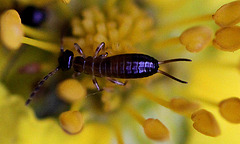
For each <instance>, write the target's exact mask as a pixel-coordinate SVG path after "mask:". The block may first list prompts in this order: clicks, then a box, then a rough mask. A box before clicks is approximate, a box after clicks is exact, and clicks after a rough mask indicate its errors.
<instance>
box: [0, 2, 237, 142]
mask: <svg viewBox="0 0 240 144" xmlns="http://www.w3.org/2000/svg"><path fill="white" fill-rule="evenodd" d="M214 2H215V3H213V2H212V1H211V2H206V5H209V8H207V9H203V8H201V7H194V6H197V5H199V6H201V5H202V3H201V2H199V1H187V0H171V1H164V2H163V1H156V0H150V1H137V0H132V1H125V0H124V1H117V0H106V1H95V0H93V1H86V3H81V2H80V1H76V0H72V1H57V0H56V1H53V0H45V1H41V2H40V1H39V2H35V1H31V0H27V1H19V4H20V7H22V6H24V5H29V4H33V5H35V6H38V7H42V6H47V8H48V11H49V13H48V15H47V16H48V17H50V19H49V18H48V19H47V20H46V22H45V23H44V24H43V25H40V26H39V27H37V28H32V27H30V26H27V25H23V24H22V23H21V19H20V16H19V14H18V12H17V11H16V10H14V9H17V8H15V7H13V5H8V8H9V7H10V8H11V10H5V12H3V13H2V14H1V16H2V17H1V52H3V53H0V56H2V57H1V58H2V59H4V60H8V61H9V62H5V61H3V60H2V61H0V66H1V71H0V75H1V76H0V78H1V83H2V84H1V85H0V86H1V87H0V90H1V89H2V91H0V95H1V97H0V111H2V113H4V115H1V117H0V120H2V123H7V124H8V125H5V126H3V128H2V130H0V132H2V133H3V135H4V136H6V139H3V142H1V141H0V143H9V142H16V143H112V140H113V141H116V142H117V143H129V141H128V139H129V138H132V140H131V141H134V142H136V143H151V142H155V141H161V142H163V141H164V142H169V143H177V142H179V143H180V142H181V143H203V142H205V143H210V142H212V143H225V142H224V141H225V140H228V141H231V142H233V143H239V139H238V134H237V131H238V130H239V129H238V128H237V127H236V125H234V124H235V123H239V119H240V117H239V116H240V115H239V109H238V107H239V96H238V94H239V56H238V53H239V52H238V49H239V41H238V35H239V34H238V31H239V27H238V26H236V24H237V23H238V17H239V16H238V12H237V10H236V9H237V8H238V4H239V2H238V1H234V2H230V3H229V2H225V3H224V2H222V1H221V2H219V1H214ZM0 8H1V7H0ZM235 8H236V9H235ZM9 13H10V14H11V15H12V16H11V15H10V17H9ZM232 13H234V14H236V15H233V14H232ZM6 14H7V15H6ZM9 21H10V22H12V23H13V27H12V26H11V25H7V24H8V23H9ZM6 23H7V24H6ZM219 26H220V27H221V28H219ZM15 28H16V29H17V31H15V30H14V29H15ZM18 30H20V32H21V33H20V35H18V34H19V33H17V34H14V33H15V32H18ZM50 30H51V32H48V33H46V31H50ZM9 33H11V34H14V35H13V36H12V37H11V35H9ZM60 37H61V40H60V41H61V42H58V41H59V40H56V39H57V38H59V39H60ZM13 38H14V39H13ZM35 39H38V40H35ZM14 42H15V43H14ZM101 42H105V44H106V45H105V48H104V49H103V50H102V51H100V55H102V56H105V55H106V52H108V56H112V55H117V54H120V53H133V52H134V53H145V54H147V55H150V56H153V57H155V58H157V59H158V58H161V59H159V61H162V59H170V58H176V57H185V58H189V59H192V62H191V63H178V64H171V65H170V64H169V65H160V69H161V70H162V69H163V70H164V71H167V72H168V73H169V74H171V75H174V76H175V75H176V76H178V77H181V78H183V79H184V80H185V79H186V81H188V84H187V85H184V84H180V83H177V82H175V81H171V80H169V79H168V78H167V77H164V76H160V75H158V74H155V75H154V76H151V77H148V78H143V79H137V80H129V81H128V83H127V84H126V86H119V85H114V84H112V83H110V82H108V81H106V80H105V79H104V78H101V79H97V81H98V83H99V87H100V88H101V89H104V90H103V91H97V90H96V88H95V87H94V85H93V84H92V81H91V79H92V78H93V77H92V76H90V77H89V76H86V75H84V74H81V75H79V73H75V74H74V75H73V76H74V77H77V80H76V79H69V78H70V77H71V72H64V73H63V72H61V71H60V72H57V73H56V74H54V75H52V74H50V75H48V76H51V79H50V78H49V80H47V81H45V83H44V85H42V83H43V82H44V81H41V82H40V84H39V85H41V87H40V89H39V91H38V88H37V90H36V91H38V93H37V95H36V97H35V98H34V101H33V103H32V106H33V110H32V108H30V107H25V106H24V105H21V104H23V103H24V102H23V98H22V97H24V99H26V95H27V94H28V93H30V92H31V90H30V89H31V88H32V87H34V86H33V85H34V84H35V81H36V80H37V79H39V77H38V75H40V74H41V75H43V74H45V73H47V72H48V71H51V69H53V68H52V67H54V65H55V64H54V60H55V59H57V56H56V54H55V52H57V51H60V48H61V50H62V49H64V50H66V49H69V50H71V51H73V52H74V56H78V55H79V51H80V50H78V52H77V51H76V50H74V46H75V47H76V46H77V45H76V44H74V43H77V44H78V45H79V46H80V47H81V49H82V50H83V53H84V55H85V56H92V55H93V54H94V53H95V50H96V48H97V47H98V45H99V44H100V43H101ZM23 43H24V44H27V45H32V46H37V47H39V48H41V51H39V50H38V49H33V48H32V47H31V46H27V45H22V44H23ZM58 43H60V44H58ZM13 44H15V45H13ZM59 45H61V46H60V48H59ZM5 48H7V49H10V51H9V50H6V49H5ZM23 48H26V49H23ZM77 48H78V47H77ZM58 49H59V50H58ZM23 50H24V53H23V52H22V51H23ZM46 51H48V52H51V53H47V52H46ZM233 51H234V53H232V52H233ZM80 53H81V51H80ZM10 54H11V55H10ZM26 61H38V62H37V64H39V63H41V66H42V67H41V69H39V70H38V71H36V72H35V73H34V75H30V73H22V74H20V73H18V71H19V70H20V69H22V67H23V65H24V66H25V65H26ZM42 63H43V64H42ZM14 64H15V65H14ZM39 65H40V64H39ZM27 66H28V67H31V65H27ZM163 74H164V73H163ZM166 75H167V74H166ZM169 77H170V78H171V76H169ZM44 79H45V80H46V79H47V78H46V77H45V78H44ZM94 82H95V83H96V81H95V80H94ZM121 82H122V83H126V82H125V81H124V80H121ZM119 83H120V82H119ZM122 85H123V84H122ZM5 86H6V87H7V89H9V90H10V91H11V92H8V91H6V88H5ZM12 93H16V95H15V96H14V95H12ZM14 106H15V107H14ZM6 111H7V112H6ZM34 112H35V114H36V116H35V115H34ZM9 113H10V115H6V114H9ZM233 113H234V114H235V115H233ZM11 114H14V115H11ZM16 123H17V126H16V127H14V125H16ZM229 130H231V133H229V132H228V131H229ZM12 131H13V132H12ZM126 133H127V134H126ZM128 133H131V136H130V135H128ZM69 134H70V135H69ZM209 136H210V137H209ZM32 137H37V138H38V139H34V140H32V139H31V138H32ZM212 137H214V138H212Z"/></svg>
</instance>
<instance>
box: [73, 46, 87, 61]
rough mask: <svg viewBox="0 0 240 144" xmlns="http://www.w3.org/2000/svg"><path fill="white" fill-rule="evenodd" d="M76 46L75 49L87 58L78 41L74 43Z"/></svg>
mask: <svg viewBox="0 0 240 144" xmlns="http://www.w3.org/2000/svg"><path fill="white" fill-rule="evenodd" d="M74 47H75V49H76V50H77V52H78V53H79V54H80V55H81V56H82V57H84V58H85V55H84V53H83V50H82V49H81V47H80V46H79V45H78V44H77V43H74Z"/></svg>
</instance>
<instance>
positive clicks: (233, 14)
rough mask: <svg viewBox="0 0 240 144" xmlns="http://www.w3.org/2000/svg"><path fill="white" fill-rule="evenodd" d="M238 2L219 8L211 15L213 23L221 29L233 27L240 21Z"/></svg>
mask: <svg viewBox="0 0 240 144" xmlns="http://www.w3.org/2000/svg"><path fill="white" fill-rule="evenodd" d="M239 9H240V1H234V2H231V3H228V4H225V5H223V6H222V7H220V8H219V9H218V10H217V11H216V13H215V14H214V15H213V19H214V21H215V23H216V24H217V25H219V26H221V27H226V26H233V25H235V24H237V23H238V22H239V21H240V11H239Z"/></svg>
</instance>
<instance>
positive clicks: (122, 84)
mask: <svg viewBox="0 0 240 144" xmlns="http://www.w3.org/2000/svg"><path fill="white" fill-rule="evenodd" d="M107 80H109V81H110V82H112V83H114V84H117V85H121V86H125V85H126V84H127V82H128V81H125V82H120V81H118V80H116V79H113V78H110V77H107Z"/></svg>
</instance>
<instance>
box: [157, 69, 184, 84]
mask: <svg viewBox="0 0 240 144" xmlns="http://www.w3.org/2000/svg"><path fill="white" fill-rule="evenodd" d="M158 73H161V74H163V75H165V76H167V77H169V78H171V79H174V80H176V81H178V82H181V83H187V82H186V81H183V80H180V79H178V78H176V77H174V76H172V75H170V74H168V73H166V72H164V71H161V70H158Z"/></svg>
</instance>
